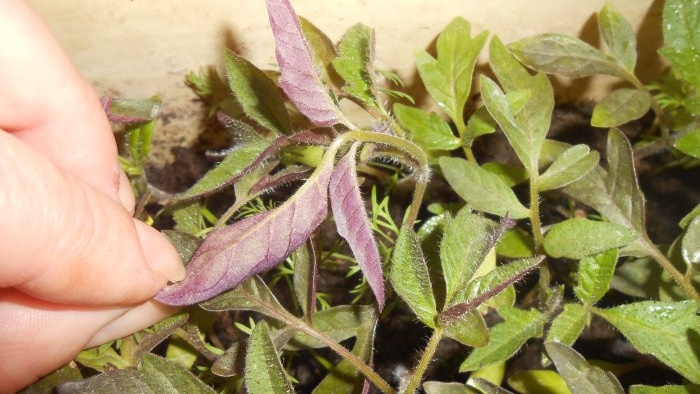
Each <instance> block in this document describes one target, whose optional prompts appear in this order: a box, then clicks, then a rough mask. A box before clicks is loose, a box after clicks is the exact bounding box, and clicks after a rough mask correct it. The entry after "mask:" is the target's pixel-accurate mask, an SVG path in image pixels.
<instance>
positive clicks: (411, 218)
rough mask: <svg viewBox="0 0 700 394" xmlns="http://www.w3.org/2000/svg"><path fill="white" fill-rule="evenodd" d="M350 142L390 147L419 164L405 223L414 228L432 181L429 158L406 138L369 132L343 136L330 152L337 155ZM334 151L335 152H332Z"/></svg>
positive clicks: (354, 132)
mask: <svg viewBox="0 0 700 394" xmlns="http://www.w3.org/2000/svg"><path fill="white" fill-rule="evenodd" d="M348 141H359V142H371V143H375V144H384V145H389V146H391V147H394V148H396V149H398V150H400V151H402V152H404V153H406V154H407V155H408V156H409V157H410V158H411V159H413V160H415V161H416V162H417V163H418V168H416V169H415V171H416V172H417V176H416V189H415V191H414V193H413V201H411V211H410V213H409V215H408V218H407V219H406V223H405V224H406V225H408V226H413V224H414V223H415V221H416V218H417V216H418V210H419V209H420V204H421V202H422V201H423V195H424V194H425V189H426V188H427V187H428V181H429V180H430V164H429V163H428V157H427V156H426V154H425V152H424V151H423V149H421V148H420V147H418V145H416V144H414V143H412V142H411V141H408V140H406V139H404V138H400V137H395V136H393V135H388V134H381V133H373V132H369V131H349V132H347V133H344V134H341V135H340V136H339V137H338V138H337V139H336V141H335V142H334V143H333V145H331V147H330V148H328V151H329V152H331V154H332V155H335V151H337V150H338V148H339V147H340V146H341V145H342V144H343V143H345V142H348ZM334 147H335V148H334ZM332 149H335V150H333V151H332Z"/></svg>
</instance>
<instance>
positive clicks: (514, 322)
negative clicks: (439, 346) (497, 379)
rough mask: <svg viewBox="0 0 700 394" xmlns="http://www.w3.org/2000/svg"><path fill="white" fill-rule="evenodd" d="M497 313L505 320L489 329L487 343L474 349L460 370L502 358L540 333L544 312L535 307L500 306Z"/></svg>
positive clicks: (494, 361)
mask: <svg viewBox="0 0 700 394" xmlns="http://www.w3.org/2000/svg"><path fill="white" fill-rule="evenodd" d="M498 314H499V315H501V317H502V318H503V319H504V320H505V321H504V322H502V323H498V324H496V325H495V326H493V328H492V329H491V340H490V341H489V344H488V345H486V346H484V347H480V348H476V349H474V350H473V351H472V352H471V354H470V355H469V357H467V359H466V360H464V362H463V363H462V365H460V367H459V371H460V372H467V371H473V370H476V369H480V368H483V367H485V366H487V365H490V364H493V363H496V362H499V361H504V360H507V359H508V358H510V357H511V356H512V355H513V354H515V353H516V352H517V351H518V349H520V347H521V346H522V345H523V344H524V343H525V341H527V340H528V339H530V338H534V337H541V336H542V334H543V329H544V323H545V321H546V316H544V315H543V314H542V313H540V312H538V311H537V310H535V309H531V310H528V311H524V310H521V309H517V308H501V309H499V310H498Z"/></svg>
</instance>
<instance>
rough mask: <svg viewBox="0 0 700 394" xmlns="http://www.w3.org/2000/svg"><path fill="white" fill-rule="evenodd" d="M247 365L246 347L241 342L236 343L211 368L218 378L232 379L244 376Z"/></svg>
mask: <svg viewBox="0 0 700 394" xmlns="http://www.w3.org/2000/svg"><path fill="white" fill-rule="evenodd" d="M244 365H245V347H244V346H241V342H234V343H233V344H232V345H231V346H230V347H229V348H228V349H226V352H224V354H223V355H222V356H220V357H219V358H217V359H216V361H214V363H213V364H212V366H211V372H212V373H213V374H215V375H217V376H222V377H225V378H230V377H232V376H236V375H242V374H243V371H244V368H245V367H244Z"/></svg>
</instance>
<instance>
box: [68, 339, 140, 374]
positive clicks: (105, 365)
mask: <svg viewBox="0 0 700 394" xmlns="http://www.w3.org/2000/svg"><path fill="white" fill-rule="evenodd" d="M75 361H77V362H78V363H80V364H81V365H84V366H86V367H90V368H92V369H94V370H96V371H100V372H104V371H106V370H108V369H110V368H114V367H117V368H128V367H129V366H131V360H130V358H129V357H128V356H122V355H120V354H119V353H117V351H116V350H114V348H113V347H111V343H107V344H104V345H102V346H97V347H93V348H90V349H85V350H83V351H82V352H80V353H79V354H78V355H77V356H76V357H75Z"/></svg>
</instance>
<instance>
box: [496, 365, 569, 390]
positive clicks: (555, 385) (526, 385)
mask: <svg viewBox="0 0 700 394" xmlns="http://www.w3.org/2000/svg"><path fill="white" fill-rule="evenodd" d="M508 385H509V386H510V387H512V388H513V390H515V391H517V392H518V393H522V394H571V391H569V388H568V387H566V382H565V381H564V379H563V378H562V377H561V375H559V374H558V373H556V372H554V371H548V370H529V371H521V372H518V373H516V374H514V375H513V376H511V377H510V378H508Z"/></svg>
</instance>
